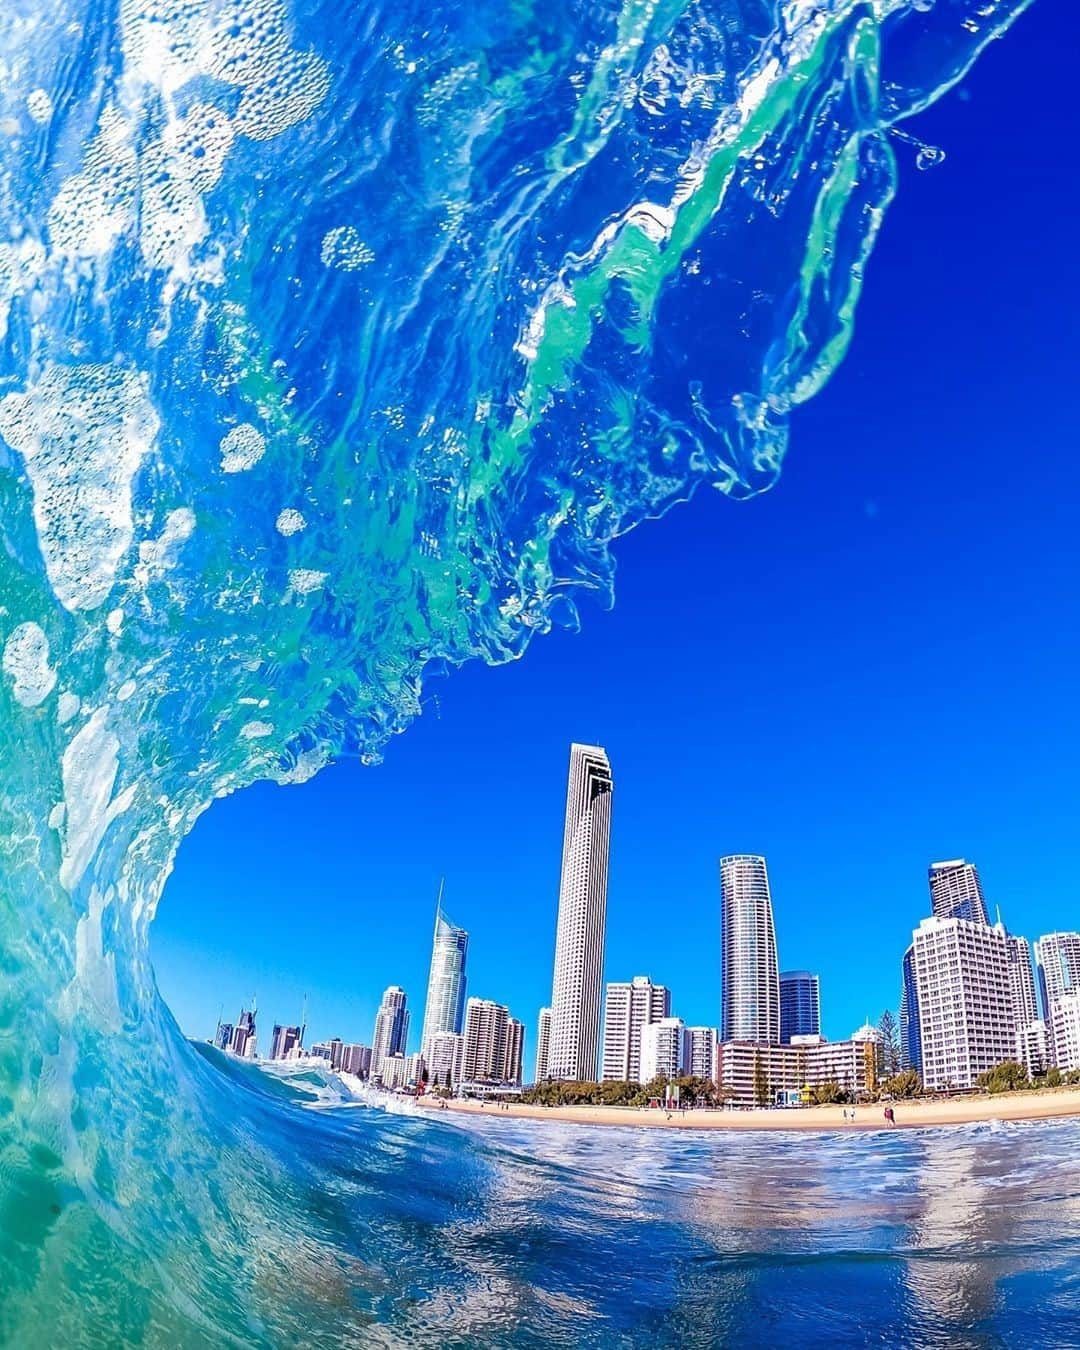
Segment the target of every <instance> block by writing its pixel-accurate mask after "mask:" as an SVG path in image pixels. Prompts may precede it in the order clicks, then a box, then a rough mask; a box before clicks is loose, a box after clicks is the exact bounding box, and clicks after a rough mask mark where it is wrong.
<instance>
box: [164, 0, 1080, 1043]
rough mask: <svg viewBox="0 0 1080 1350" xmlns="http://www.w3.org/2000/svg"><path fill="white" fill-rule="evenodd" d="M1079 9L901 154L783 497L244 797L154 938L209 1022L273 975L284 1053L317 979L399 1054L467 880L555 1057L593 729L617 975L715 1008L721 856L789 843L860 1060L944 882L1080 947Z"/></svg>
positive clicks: (925, 126)
mask: <svg viewBox="0 0 1080 1350" xmlns="http://www.w3.org/2000/svg"><path fill="white" fill-rule="evenodd" d="M1072 21H1073V20H1072V16H1071V11H1070V9H1069V8H1068V6H1067V3H1066V0H1039V3H1038V4H1037V5H1035V6H1034V8H1033V9H1032V10H1031V11H1029V12H1028V13H1027V14H1026V15H1024V16H1023V17H1022V18H1021V19H1020V20H1019V22H1018V24H1017V26H1016V27H1015V29H1014V30H1013V32H1012V33H1011V34H1010V35H1009V36H1008V37H1007V38H1006V40H1005V41H1003V42H1000V43H997V44H995V45H994V47H993V48H992V49H991V50H990V51H988V52H987V53H986V55H985V56H984V58H983V60H982V62H981V64H980V65H979V66H978V67H977V68H976V70H975V71H974V72H973V75H972V76H971V78H970V79H969V81H968V82H967V84H966V85H965V87H964V89H963V91H962V93H961V94H959V95H957V94H956V93H954V94H952V95H950V96H949V97H948V98H947V99H946V100H944V101H943V102H942V103H941V104H939V105H938V106H937V107H936V108H934V109H932V110H931V111H930V112H929V113H928V114H925V115H924V116H922V117H921V118H920V119H918V120H917V121H916V122H914V123H910V124H908V129H909V130H913V131H916V132H917V133H918V134H920V135H921V136H923V137H924V138H925V139H927V140H929V141H931V142H934V143H937V144H941V145H942V146H944V148H945V149H946V151H947V155H948V158H947V160H946V162H945V164H944V165H943V166H941V167H940V168H937V169H935V170H932V171H930V172H925V173H924V172H917V171H916V170H915V168H914V163H913V153H912V152H911V150H910V149H909V148H905V147H904V146H898V150H899V154H900V160H901V173H902V182H901V190H900V195H899V197H898V200H897V201H896V202H895V203H894V205H893V207H892V209H891V211H890V213H889V215H888V217H887V219H886V223H885V228H884V231H883V236H882V238H881V240H880V243H879V246H878V248H877V251H876V253H875V255H874V257H873V259H872V261H871V264H870V268H869V271H868V277H867V284H866V287H865V291H864V295H863V300H862V305H861V309H860V312H859V318H858V328H857V334H856V338H855V341H854V344H853V346H852V350H851V352H850V353H849V355H848V359H847V362H846V364H845V365H844V367H843V369H842V370H841V372H840V373H839V375H838V376H837V377H836V378H835V379H834V380H833V382H832V383H831V384H830V386H829V387H828V388H827V389H826V391H825V392H824V393H823V394H822V395H821V396H820V397H819V398H818V399H817V400H816V401H815V402H813V403H812V404H811V405H809V406H808V407H807V408H805V409H804V410H802V411H801V412H800V413H799V414H798V415H797V416H796V419H795V422H794V428H793V436H792V444H791V449H790V453H789V457H788V461H787V464H786V467H785V470H784V474H783V477H782V479H781V481H780V483H779V485H778V486H777V488H776V489H775V490H774V491H773V492H771V493H770V494H768V495H767V496H765V497H762V498H759V499H757V500H754V501H751V502H746V503H734V502H731V501H728V500H727V499H725V498H723V497H721V496H720V495H718V494H716V493H709V492H702V493H701V494H699V496H698V497H697V498H696V500H694V501H693V502H692V503H690V504H689V505H687V506H685V507H683V508H681V509H679V510H677V511H675V512H673V513H672V514H670V515H669V516H668V517H667V518H666V519H664V520H662V521H659V522H655V523H652V524H650V525H648V526H645V527H644V528H642V529H641V530H639V531H637V532H635V533H634V534H632V535H631V536H629V537H628V538H626V539H625V540H624V541H622V544H621V545H620V547H619V549H618V561H619V574H618V581H617V600H616V606H615V609H614V610H613V611H612V612H610V613H605V612H602V611H600V610H599V609H596V608H590V607H589V605H588V603H587V602H586V603H584V604H583V606H582V613H583V620H584V624H583V631H582V632H581V633H580V634H577V635H571V634H566V633H557V634H554V635H552V636H551V637H548V638H545V639H541V640H538V641H537V642H536V643H535V644H534V645H533V647H532V648H531V650H530V651H529V652H528V654H527V656H526V657H525V659H524V660H523V661H521V662H518V663H516V664H515V665H512V666H508V667H502V668H499V669H487V668H483V667H479V666H477V667H472V668H468V669H465V670H462V671H460V672H458V673H457V674H455V675H454V676H452V677H451V678H450V679H449V680H440V681H438V682H437V683H433V684H431V685H430V686H429V691H428V703H427V710H426V713H425V716H424V717H423V718H422V719H421V720H420V721H419V722H418V723H417V724H416V725H415V726H414V727H413V728H412V730H411V731H410V732H408V733H407V734H406V735H405V736H403V737H400V738H398V739H397V740H396V741H394V742H393V743H392V744H391V745H390V747H389V748H388V752H387V755H386V762H385V763H384V764H383V765H382V766H380V767H376V768H364V767H362V766H361V765H360V764H359V763H357V762H355V761H350V762H345V763H342V764H339V765H337V766H336V767H334V768H333V769H331V770H329V771H327V772H325V773H324V774H323V775H322V776H320V777H319V778H317V779H316V780H314V781H313V782H311V783H309V784H307V785H306V786H304V787H302V788H276V787H271V786H260V787H256V788H252V789H250V790H249V791H247V792H245V793H241V794H239V795H237V796H235V797H233V798H230V799H228V800H225V801H221V802H217V803H215V805H214V807H213V809H212V810H210V811H209V812H208V813H207V815H205V816H204V817H203V819H202V820H201V821H200V822H199V824H198V826H197V827H196V829H195V831H194V834H193V835H192V837H191V838H190V839H189V840H188V841H187V842H186V844H185V845H184V847H183V848H182V849H181V852H180V855H179V859H178V862H177V866H176V870H175V873H174V875H173V877H172V878H171V879H170V881H169V883H168V886H167V888H166V892H165V895H164V897H163V900H162V905H161V909H160V913H159V917H158V919H157V922H156V925H155V940H154V954H155V961H156V965H157V971H158V977H159V981H160V984H161V987H162V989H163V992H164V994H165V996H166V998H167V999H168V1001H169V1002H170V1004H171V1006H172V1007H173V1009H174V1011H175V1013H176V1015H177V1017H178V1018H179V1020H180V1023H181V1025H182V1026H183V1027H184V1029H185V1030H186V1031H187V1032H188V1033H189V1034H191V1035H198V1036H204V1035H207V1034H209V1033H210V1032H212V1030H213V1027H214V1023H215V1021H216V1018H217V1014H218V1008H219V1005H221V1004H222V1003H223V1004H224V1007H225V1013H226V1017H227V1018H228V1019H229V1020H232V1019H233V1018H234V1017H235V1015H236V1012H237V1010H238V1009H239V1007H240V1005H241V1003H242V1002H243V1001H244V1000H245V999H246V998H247V997H248V996H249V995H250V994H251V992H252V991H253V990H255V991H256V992H257V993H258V999H259V1009H260V1026H261V1029H262V1035H261V1038H260V1039H261V1043H262V1046H263V1048H264V1049H266V1048H268V1046H269V1030H270V1025H271V1023H272V1022H273V1021H275V1020H281V1021H285V1020H289V1021H292V1020H294V1019H295V1018H296V1017H297V1016H298V1015H299V1009H300V1001H301V998H302V996H303V995H304V994H305V993H307V994H308V995H309V998H310V1005H309V1029H310V1035H309V1040H310V1039H315V1038H319V1037H322V1036H328V1035H334V1034H337V1035H340V1036H342V1037H344V1038H346V1039H361V1040H367V1041H369V1040H370V1036H371V1030H372V1022H373V1018H374V1014H375V1008H376V1005H377V1003H378V1000H379V996H380V993H381V991H382V989H383V987H384V986H385V985H387V984H389V983H398V984H402V985H403V986H404V987H405V988H406V990H407V991H408V994H409V999H410V1004H411V1006H412V1009H413V1041H414V1042H415V1041H416V1040H417V1039H418V1036H419V1025H420V1021H421V1019H422V1015H423V1000H424V991H425V985H426V976H427V961H428V956H429V942H430V931H431V923H432V914H433V905H434V898H435V891H436V887H437V884H438V878H439V876H440V874H442V873H445V874H446V878H447V891H446V904H447V909H448V911H449V913H450V914H451V915H452V916H453V918H454V920H455V921H456V922H457V923H460V924H462V925H464V926H465V927H466V928H467V929H468V930H469V931H470V933H471V935H472V936H471V948H470V953H469V992H470V993H474V994H477V995H480V996H484V997H490V998H496V999H498V1000H500V1001H503V1002H506V1003H508V1004H509V1006H510V1010H511V1012H512V1013H513V1014H514V1015H516V1016H518V1017H520V1018H523V1019H524V1020H525V1022H526V1025H527V1031H528V1045H527V1056H528V1062H529V1063H530V1065H531V1061H532V1054H533V1052H534V1049H535V1019H536V1013H537V1010H538V1009H539V1008H540V1007H541V1005H543V1004H544V1003H546V1002H547V1001H548V998H549V994H550V987H551V985H550V982H551V961H552V953H553V947H554V932H555V912H556V901H557V889H558V873H559V853H560V847H561V832H562V810H563V793H564V789H565V774H566V757H567V748H568V744H569V742H570V741H571V740H573V739H579V740H594V741H598V742H600V743H601V744H603V745H605V746H606V747H607V749H608V752H609V754H610V756H611V761H612V766H613V770H614V775H615V798H614V815H613V832H612V862H611V880H610V889H609V901H608V943H607V972H606V973H607V978H609V979H626V978H629V977H630V976H632V975H634V974H638V973H646V974H650V975H651V976H652V977H653V978H654V979H656V980H660V981H663V982H665V983H667V984H668V985H670V987H671V989H672V991H673V1004H674V1011H675V1012H676V1013H678V1014H679V1015H680V1016H682V1017H684V1018H686V1019H687V1020H688V1021H690V1022H695V1023H696V1022H704V1023H710V1024H714V1025H715V1024H716V1022H717V1021H718V1018H719V994H720V990H719V904H718V874H717V858H718V856H719V855H720V854H721V853H725V852H743V851H747V852H761V853H764V854H765V855H766V857H767V858H768V861H769V869H770V874H771V878H772V886H773V900H774V907H775V914H776V924H777V932H778V940H779V949H780V962H781V966H782V967H808V968H810V969H814V970H817V971H819V972H820V974H821V987H822V1010H823V1019H824V1030H825V1032H826V1034H827V1035H829V1036H831V1037H840V1036H843V1035H846V1034H847V1033H848V1032H850V1031H851V1030H852V1029H853V1028H854V1027H855V1026H857V1025H858V1024H859V1023H860V1022H861V1021H862V1020H863V1018H864V1016H865V1015H867V1014H870V1015H871V1016H872V1017H874V1018H876V1017H877V1016H878V1015H880V1013H881V1010H882V1009H883V1008H884V1007H886V1006H895V1005H896V1003H897V1002H898V998H899V968H900V959H901V956H902V954H903V950H904V947H905V945H906V943H907V942H908V941H909V939H910V933H911V929H912V927H913V926H914V925H915V924H916V923H917V922H918V920H919V918H920V917H921V916H922V915H923V914H924V913H925V912H926V910H927V907H928V901H927V892H926V866H927V864H928V862H930V861H931V860H932V859H937V858H943V857H954V856H959V855H964V856H966V857H968V858H970V859H973V860H974V861H976V862H977V863H978V865H979V867H980V870H981V872H982V876H983V882H984V887H985V890H986V893H987V897H988V899H989V901H990V902H991V904H992V905H993V904H1000V905H1001V907H1002V910H1003V913H1004V917H1005V918H1006V921H1007V922H1008V923H1009V925H1010V927H1011V928H1012V929H1013V930H1014V931H1016V932H1021V933H1024V934H1026V935H1028V936H1029V937H1031V938H1034V937H1036V936H1038V935H1039V934H1040V933H1042V932H1046V931H1048V930H1051V929H1053V928H1057V927H1080V886H1078V884H1077V876H1078V872H1080V830H1078V828H1077V820H1078V817H1080V810H1078V807H1080V803H1078V795H1080V793H1078V787H1077V781H1078V779H1077V764H1078V761H1080V753H1078V752H1080V717H1078V711H1077V709H1078V702H1077V698H1076V692H1075V690H1076V671H1077V668H1078V664H1080V662H1078V657H1080V625H1078V623H1077V610H1076V598H1077V593H1078V581H1080V554H1078V545H1077V537H1078V528H1077V520H1076V515H1077V502H1078V500H1080V464H1078V458H1077V453H1076V446H1077V431H1076V420H1077V401H1078V400H1077V386H1078V381H1077V375H1078V369H1077V366H1078V361H1077V352H1078V344H1077V340H1076V331H1075V324H1076V314H1077V313H1078V312H1080V303H1078V302H1080V284H1078V283H1080V268H1078V256H1077V255H1078V251H1077V248H1076V242H1075V240H1076V233H1077V204H1078V201H1077V188H1076V184H1075V163H1076V160H1075V146H1076V144H1077V141H1078V132H1080V128H1078V126H1077V113H1076V99H1075V90H1074V84H1075V73H1074V71H1073V69H1072V65H1071V57H1070V52H1069V44H1068V43H1067V42H1066V41H1065V35H1066V34H1067V33H1069V32H1071V31H1072V30H1071V28H1070V25H1071V24H1072Z"/></svg>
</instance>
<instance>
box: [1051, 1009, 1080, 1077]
mask: <svg viewBox="0 0 1080 1350" xmlns="http://www.w3.org/2000/svg"><path fill="white" fill-rule="evenodd" d="M1050 1047H1051V1052H1052V1055H1053V1060H1054V1065H1055V1067H1056V1068H1058V1069H1060V1070H1061V1071H1062V1073H1068V1072H1072V1071H1074V1070H1076V1069H1080V989H1077V990H1074V991H1073V992H1072V993H1068V994H1061V995H1060V996H1059V997H1058V998H1055V999H1054V1000H1053V1002H1052V1003H1051V1005H1050Z"/></svg>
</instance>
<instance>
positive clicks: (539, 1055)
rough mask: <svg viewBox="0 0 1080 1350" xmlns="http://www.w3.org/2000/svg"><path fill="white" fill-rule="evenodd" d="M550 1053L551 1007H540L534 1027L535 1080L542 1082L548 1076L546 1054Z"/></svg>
mask: <svg viewBox="0 0 1080 1350" xmlns="http://www.w3.org/2000/svg"><path fill="white" fill-rule="evenodd" d="M550 1053H551V1009H550V1008H541V1009H540V1019H539V1022H538V1023H537V1028H536V1081H537V1082H538V1083H542V1082H544V1080H545V1079H546V1078H547V1076H548V1056H549V1055H550Z"/></svg>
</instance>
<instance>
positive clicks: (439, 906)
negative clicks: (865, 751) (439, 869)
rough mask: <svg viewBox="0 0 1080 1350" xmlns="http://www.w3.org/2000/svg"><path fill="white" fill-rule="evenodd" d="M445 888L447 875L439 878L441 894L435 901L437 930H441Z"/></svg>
mask: <svg viewBox="0 0 1080 1350" xmlns="http://www.w3.org/2000/svg"><path fill="white" fill-rule="evenodd" d="M445 889H446V878H445V877H440V878H439V896H438V899H437V900H436V901H435V931H436V932H438V931H439V920H440V919H441V918H442V899H443V891H445Z"/></svg>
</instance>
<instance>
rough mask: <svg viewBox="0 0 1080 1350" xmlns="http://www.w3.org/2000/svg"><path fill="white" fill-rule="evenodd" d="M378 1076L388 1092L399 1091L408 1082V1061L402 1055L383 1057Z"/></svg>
mask: <svg viewBox="0 0 1080 1350" xmlns="http://www.w3.org/2000/svg"><path fill="white" fill-rule="evenodd" d="M379 1076H380V1078H381V1080H382V1085H383V1087H384V1088H386V1089H387V1091H388V1092H397V1091H400V1089H401V1088H403V1087H404V1086H405V1084H406V1083H407V1082H408V1081H409V1061H408V1060H407V1059H406V1058H405V1056H404V1055H402V1054H394V1055H383V1057H382V1061H381V1063H380V1065H379Z"/></svg>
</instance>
